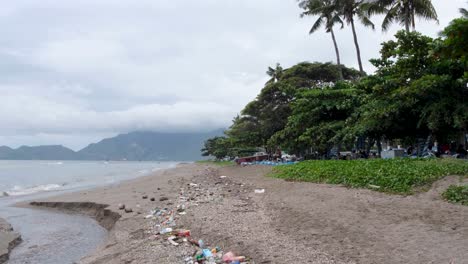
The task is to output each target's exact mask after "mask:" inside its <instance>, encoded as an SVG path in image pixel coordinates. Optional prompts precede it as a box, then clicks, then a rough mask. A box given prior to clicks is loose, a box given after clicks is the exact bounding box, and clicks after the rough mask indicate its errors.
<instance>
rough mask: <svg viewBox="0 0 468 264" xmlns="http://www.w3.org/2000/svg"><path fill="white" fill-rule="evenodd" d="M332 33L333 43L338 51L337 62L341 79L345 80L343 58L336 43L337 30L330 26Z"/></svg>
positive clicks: (336, 51)
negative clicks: (342, 66) (342, 65)
mask: <svg viewBox="0 0 468 264" xmlns="http://www.w3.org/2000/svg"><path fill="white" fill-rule="evenodd" d="M330 34H331V36H332V39H333V45H335V53H336V64H338V68H339V69H340V70H339V74H340V80H343V69H342V68H341V59H340V51H339V49H338V44H337V43H336V38H335V32H334V31H333V28H330Z"/></svg>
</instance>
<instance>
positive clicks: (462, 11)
mask: <svg viewBox="0 0 468 264" xmlns="http://www.w3.org/2000/svg"><path fill="white" fill-rule="evenodd" d="M460 13H461V14H462V16H463V17H464V18H468V10H466V9H465V8H460Z"/></svg>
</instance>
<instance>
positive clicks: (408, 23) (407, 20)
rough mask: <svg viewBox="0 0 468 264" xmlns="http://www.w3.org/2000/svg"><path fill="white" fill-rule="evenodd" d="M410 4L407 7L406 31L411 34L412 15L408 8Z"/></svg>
mask: <svg viewBox="0 0 468 264" xmlns="http://www.w3.org/2000/svg"><path fill="white" fill-rule="evenodd" d="M408 5H409V4H406V6H405V30H406V32H408V33H409V32H410V25H411V13H410V8H409V6H408Z"/></svg>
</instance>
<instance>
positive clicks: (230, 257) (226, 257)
mask: <svg viewBox="0 0 468 264" xmlns="http://www.w3.org/2000/svg"><path fill="white" fill-rule="evenodd" d="M244 260H245V257H244V256H236V255H235V254H234V253H232V252H231V251H229V252H228V253H226V254H224V255H223V261H224V262H228V263H232V262H235V261H239V262H242V261H244Z"/></svg>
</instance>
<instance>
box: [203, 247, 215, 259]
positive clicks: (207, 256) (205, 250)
mask: <svg viewBox="0 0 468 264" xmlns="http://www.w3.org/2000/svg"><path fill="white" fill-rule="evenodd" d="M203 256H204V257H205V258H209V257H212V256H213V253H211V250H209V249H204V250H203Z"/></svg>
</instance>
